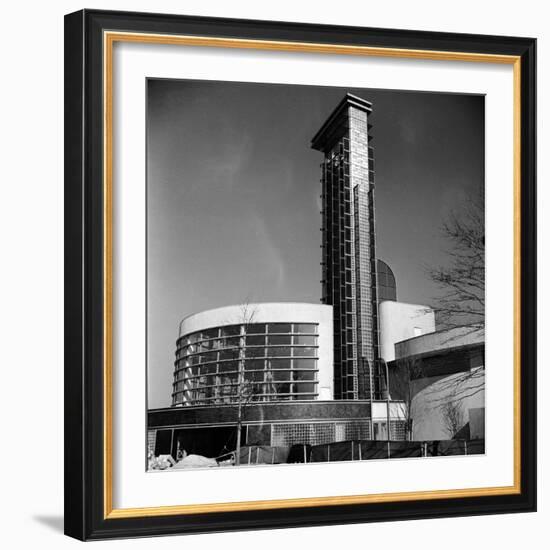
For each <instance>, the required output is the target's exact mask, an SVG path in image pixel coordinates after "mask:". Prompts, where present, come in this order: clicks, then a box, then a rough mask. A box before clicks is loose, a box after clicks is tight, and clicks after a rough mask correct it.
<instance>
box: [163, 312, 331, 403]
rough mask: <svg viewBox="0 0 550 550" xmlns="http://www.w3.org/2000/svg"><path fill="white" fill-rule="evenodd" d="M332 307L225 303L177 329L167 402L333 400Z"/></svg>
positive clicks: (192, 317) (185, 320)
mask: <svg viewBox="0 0 550 550" xmlns="http://www.w3.org/2000/svg"><path fill="white" fill-rule="evenodd" d="M332 330H333V329H332V308H331V307H330V306H324V305H317V304H303V303H262V304H247V305H246V306H243V305H241V306H229V307H223V308H217V309H213V310H209V311H203V312H201V313H197V314H195V315H191V316H189V317H186V318H185V319H184V320H183V321H182V322H181V324H180V331H179V337H178V340H177V349H176V360H175V370H174V381H173V392H172V405H173V406H199V405H224V404H231V403H237V402H239V401H241V402H242V401H243V400H247V401H254V402H257V401H260V402H266V401H293V400H300V401H303V400H316V399H332V396H333V382H332V379H333V372H332V363H331V361H330V359H331V358H332V355H333V351H332Z"/></svg>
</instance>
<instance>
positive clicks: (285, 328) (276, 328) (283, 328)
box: [267, 323, 291, 333]
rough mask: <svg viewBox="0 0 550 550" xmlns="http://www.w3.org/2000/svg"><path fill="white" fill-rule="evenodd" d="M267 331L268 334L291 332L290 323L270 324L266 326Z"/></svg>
mask: <svg viewBox="0 0 550 550" xmlns="http://www.w3.org/2000/svg"><path fill="white" fill-rule="evenodd" d="M267 330H268V332H270V333H286V332H291V329H290V323H270V324H268V325H267Z"/></svg>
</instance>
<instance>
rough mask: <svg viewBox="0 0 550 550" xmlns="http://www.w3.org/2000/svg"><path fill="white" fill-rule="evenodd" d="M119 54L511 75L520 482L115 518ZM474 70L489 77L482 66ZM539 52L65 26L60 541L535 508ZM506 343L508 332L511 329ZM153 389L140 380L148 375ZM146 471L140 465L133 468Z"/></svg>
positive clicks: (367, 33)
mask: <svg viewBox="0 0 550 550" xmlns="http://www.w3.org/2000/svg"><path fill="white" fill-rule="evenodd" d="M121 43H135V44H139V45H140V46H141V47H144V48H146V47H147V45H155V44H156V45H158V44H166V45H171V46H174V47H185V46H191V47H204V48H216V49H219V51H222V50H223V49H227V50H228V51H231V50H239V51H241V50H246V51H250V50H251V51H253V52H257V51H260V52H261V51H268V52H270V53H274V54H277V53H281V52H283V53H284V54H285V55H302V54H308V55H310V54H311V55H317V56H327V55H328V56H331V55H332V56H334V55H339V56H342V57H343V58H345V57H346V56H350V57H351V56H353V57H361V58H362V57H370V58H376V59H385V58H389V59H398V60H401V59H405V60H418V61H427V62H440V63H467V64H481V65H483V66H492V65H506V66H509V67H511V68H512V71H513V113H508V116H509V117H513V128H514V131H513V157H514V158H513V167H514V168H513V170H514V173H513V193H514V197H513V212H512V211H510V212H508V213H507V214H506V215H507V216H508V217H509V218H510V220H512V219H513V224H514V225H513V241H514V242H513V245H512V243H510V246H513V250H514V253H513V265H510V266H509V269H510V273H512V272H513V297H512V296H509V299H510V300H513V307H514V308H513V312H514V313H513V325H514V326H513V340H514V342H513V350H514V351H513V358H510V361H511V363H513V404H510V405H511V407H512V409H513V426H508V428H507V429H509V430H510V433H512V437H513V483H511V484H508V485H505V486H494V487H482V488H479V487H462V488H450V489H445V490H426V491H407V490H402V491H392V492H390V493H376V494H358V495H349V494H348V495H340V496H338V495H336V496H335V495H333V494H332V495H329V494H327V495H321V496H319V495H318V496H314V497H304V498H287V499H285V498H283V499H281V498H271V499H265V500H254V501H229V500H227V501H225V502H220V501H217V502H213V503H206V504H186V503H185V502H182V503H181V505H171V506H159V505H156V504H151V505H150V506H143V507H130V508H126V507H124V508H118V507H116V506H114V504H113V503H114V487H115V485H116V484H117V483H118V481H117V479H116V475H114V472H113V447H114V441H113V410H114V406H115V404H114V399H115V398H116V394H115V392H114V391H113V377H115V376H116V372H115V368H116V365H115V362H114V360H113V357H114V351H113V350H114V348H116V347H117V346H118V345H119V344H118V343H117V342H116V341H115V340H114V337H113V334H114V321H113V316H114V311H113V307H114V306H113V302H114V300H113V293H114V292H116V288H115V285H114V283H113V264H114V263H116V262H117V261H118V260H117V254H119V253H120V252H119V251H118V250H116V248H114V247H113V226H114V224H116V223H117V220H116V219H114V217H115V206H116V205H114V203H113V200H114V198H113V186H114V183H113V182H114V177H115V176H114V174H115V168H116V165H117V157H116V154H117V153H116V148H115V144H114V141H113V121H114V118H115V117H116V116H117V113H115V112H114V100H113V94H114V82H115V79H116V76H117V71H118V70H120V68H119V67H117V66H116V65H114V64H113V49H114V47H115V45H117V44H121ZM480 70H483V67H481V69H480ZM535 82H536V41H535V40H534V39H532V38H517V37H499V36H480V35H467V34H449V33H433V32H425V31H405V30H395V29H373V28H360V27H337V26H327V25H311V24H303V23H282V22H271V21H247V20H236V19H216V18H206V17H195V16H180V15H163V14H149V13H132V12H111V11H99V10H82V11H79V12H76V13H72V14H69V15H67V16H66V17H65V533H66V534H67V535H69V536H71V537H75V538H77V539H80V540H97V539H109V538H122V537H142V536H154V535H166V534H191V533H203V532H215V531H232V530H243V529H267V528H282V527H294V526H314V525H335V524H344V523H359V522H375V521H391V520H403V519H413V518H438V517H452V516H467V515H482V514H496V513H512V512H529V511H535V509H536V239H535V229H536V209H535V184H536V123H535V115H536V92H535ZM511 330H512V329H511ZM144 376H145V374H144ZM137 460H138V461H139V460H141V459H137Z"/></svg>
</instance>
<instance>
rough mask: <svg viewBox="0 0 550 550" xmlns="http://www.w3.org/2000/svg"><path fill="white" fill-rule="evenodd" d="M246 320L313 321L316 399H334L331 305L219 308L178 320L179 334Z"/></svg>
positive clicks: (270, 321)
mask: <svg viewBox="0 0 550 550" xmlns="http://www.w3.org/2000/svg"><path fill="white" fill-rule="evenodd" d="M243 322H248V323H317V324H318V325H319V326H318V331H319V332H318V334H319V338H318V345H319V349H318V357H319V360H318V367H319V372H318V382H319V399H320V400H332V399H333V398H334V369H333V357H334V356H333V334H332V306H327V305H321V304H307V303H300V302H273V303H258V304H246V307H245V306H243V305H235V306H227V307H220V308H216V309H209V310H207V311H201V312H200V313H195V314H193V315H190V316H189V317H186V318H185V319H183V320H182V321H181V323H180V328H179V336H182V335H184V334H189V333H192V332H196V331H199V330H204V329H207V328H214V327H219V326H223V325H237V324H242V323H243Z"/></svg>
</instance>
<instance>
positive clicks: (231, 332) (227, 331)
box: [221, 325, 241, 336]
mask: <svg viewBox="0 0 550 550" xmlns="http://www.w3.org/2000/svg"><path fill="white" fill-rule="evenodd" d="M240 333H241V327H240V326H239V325H232V326H229V327H222V333H221V335H222V336H238V335H239V334H240Z"/></svg>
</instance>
